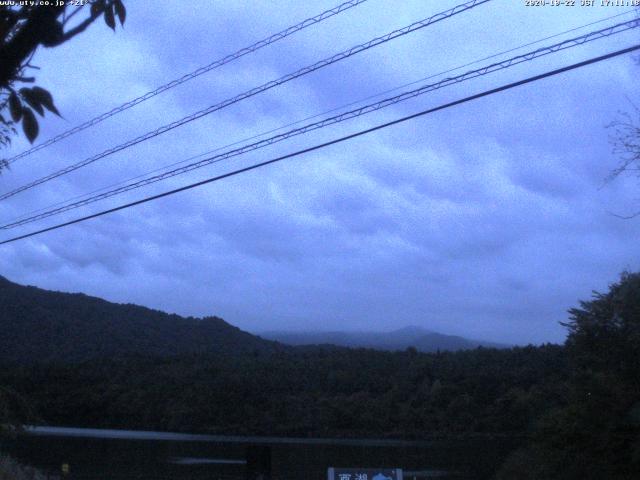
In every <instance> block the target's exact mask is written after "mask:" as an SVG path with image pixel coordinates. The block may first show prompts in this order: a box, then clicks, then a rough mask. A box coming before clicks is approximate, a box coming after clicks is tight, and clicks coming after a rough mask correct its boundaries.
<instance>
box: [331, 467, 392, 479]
mask: <svg viewBox="0 0 640 480" xmlns="http://www.w3.org/2000/svg"><path fill="white" fill-rule="evenodd" d="M327 480H402V469H401V468H336V467H329V469H328V471H327Z"/></svg>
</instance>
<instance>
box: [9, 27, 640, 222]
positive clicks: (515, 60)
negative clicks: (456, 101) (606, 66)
mask: <svg viewBox="0 0 640 480" xmlns="http://www.w3.org/2000/svg"><path fill="white" fill-rule="evenodd" d="M638 26H640V20H630V21H627V22H622V23H619V24H617V25H613V26H611V27H608V28H604V29H601V30H598V31H593V32H589V33H587V34H584V35H581V36H579V37H575V38H571V39H568V40H564V41H562V42H559V43H556V44H554V45H550V46H547V47H542V48H538V49H537V50H533V51H531V52H528V53H524V54H522V55H518V56H515V57H512V58H510V59H507V60H503V61H501V62H496V63H492V64H490V65H487V66H484V67H481V68H479V69H476V70H471V71H468V72H466V73H463V74H462V75H458V76H455V77H449V78H445V79H443V80H440V81H439V82H436V83H432V84H429V85H424V86H422V87H419V88H417V89H414V90H411V91H407V92H403V93H401V94H399V95H396V96H394V97H390V98H386V99H383V100H380V101H378V102H374V103H371V104H368V105H364V106H362V107H359V108H356V109H354V110H350V111H348V112H344V113H341V114H339V115H335V116H333V117H329V118H326V119H324V120H320V121H318V122H314V123H311V124H307V125H304V126H302V127H299V128H295V129H293V130H290V131H288V132H284V133H281V134H279V135H274V136H273V137H270V138H266V139H263V140H260V141H258V142H254V143H251V144H248V145H244V146H242V147H239V148H236V149H233V150H229V151H227V152H224V153H221V154H218V155H215V156H212V157H209V158H206V159H203V160H200V161H198V162H194V163H191V164H189V165H185V166H183V167H180V168H176V169H174V170H170V171H167V172H164V173H161V174H158V175H154V176H152V177H147V178H145V179H142V180H139V181H137V182H133V183H129V184H127V185H124V186H122V187H119V188H116V189H113V190H109V191H107V192H104V193H101V194H99V195H94V196H92V197H89V198H86V199H84V200H79V201H77V202H72V203H68V204H66V205H64V206H61V207H59V208H54V209H51V210H48V211H46V212H43V213H40V214H37V215H32V216H30V217H27V218H22V219H19V220H16V221H14V222H11V223H7V224H5V225H1V226H0V229H2V230H8V229H11V228H16V227H19V226H22V225H25V224H28V223H32V222H35V221H38V220H42V219H44V218H48V217H51V216H54V215H58V214H60V213H63V212H67V211H69V210H74V209H76V208H80V207H83V206H86V205H89V204H91V203H95V202H97V201H100V200H104V199H106V198H110V197H113V196H115V195H118V194H121V193H125V192H128V191H130V190H134V189H138V188H141V187H143V186H146V185H150V184H153V183H157V182H159V181H162V180H166V179H167V178H171V177H174V176H177V175H182V174H184V173H187V172H190V171H192V170H196V169H198V168H202V167H204V166H207V165H210V164H212V163H218V162H221V161H223V160H227V159H229V158H232V157H236V156H239V155H242V154H244V153H247V152H250V151H253V150H257V149H259V148H263V147H266V146H269V145H273V144H275V143H278V142H281V141H283V140H287V139H289V138H292V137H294V136H298V135H302V134H305V133H308V132H310V131H313V130H318V129H320V128H324V127H327V126H329V125H333V124H336V123H340V122H343V121H346V120H349V119H352V118H356V117H359V116H362V115H365V114H368V113H372V112H375V111H377V110H380V109H383V108H386V107H388V106H391V105H394V104H396V103H399V102H402V101H406V100H409V99H411V98H415V97H417V96H419V95H423V94H426V93H428V92H432V91H434V90H438V89H440V88H444V87H447V86H450V85H453V84H456V83H460V82H463V81H466V80H470V79H473V78H477V77H480V76H484V75H487V74H489V73H494V72H497V71H499V70H504V69H507V68H510V67H512V66H514V65H519V64H521V63H523V62H528V61H532V60H534V59H536V58H540V57H543V56H545V55H549V54H551V53H556V52H559V51H563V50H566V49H569V48H573V47H576V46H579V45H583V44H585V43H587V42H591V41H594V40H598V39H602V38H607V37H610V36H611V35H615V34H619V33H622V32H625V31H627V30H630V29H632V28H637V27H638Z"/></svg>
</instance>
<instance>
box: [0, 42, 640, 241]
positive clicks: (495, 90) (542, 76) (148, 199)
mask: <svg viewBox="0 0 640 480" xmlns="http://www.w3.org/2000/svg"><path fill="white" fill-rule="evenodd" d="M639 49H640V44H638V45H634V46H632V47H628V48H624V49H622V50H617V51H615V52H611V53H608V54H606V55H601V56H599V57H594V58H590V59H589V60H584V61H582V62H578V63H574V64H572V65H568V66H566V67H562V68H558V69H556V70H551V71H549V72H545V73H542V74H539V75H535V76H533V77H528V78H526V79H524V80H519V81H517V82H512V83H509V84H506V85H502V86H500V87H497V88H493V89H491V90H485V91H483V92H481V93H477V94H475V95H471V96H468V97H465V98H462V99H459V100H455V101H453V102H449V103H446V104H443V105H440V106H438V107H434V108H430V109H427V110H423V111H421V112H418V113H414V114H412V115H407V116H405V117H402V118H399V119H396V120H392V121H390V122H386V123H383V124H380V125H376V126H375V127H371V128H368V129H366V130H361V131H359V132H356V133H352V134H350V135H346V136H343V137H340V138H336V139H334V140H330V141H328V142H324V143H321V144H318V145H314V146H313V147H308V148H305V149H302V150H298V151H296V152H293V153H289V154H286V155H282V156H280V157H276V158H273V159H271V160H267V161H264V162H260V163H256V164H254V165H251V166H248V167H244V168H240V169H238V170H234V171H232V172H228V173H225V174H222V175H218V176H215V177H211V178H208V179H206V180H202V181H199V182H196V183H192V184H189V185H185V186H183V187H180V188H176V189H173V190H169V191H167V192H163V193H159V194H157V195H152V196H150V197H146V198H143V199H140V200H136V201H134V202H130V203H126V204H124V205H120V206H118V207H114V208H110V209H108V210H103V211H101V212H97V213H94V214H91V215H87V216H84V217H80V218H76V219H74V220H70V221H68V222H64V223H60V224H57V225H54V226H51V227H47V228H43V229H41V230H36V231H34V232H30V233H27V234H24V235H20V236H17V237H13V238H10V239H8V240H3V241H0V245H4V244H7V243H11V242H15V241H18V240H22V239H25V238H29V237H33V236H35V235H39V234H41V233H45V232H50V231H52V230H57V229H60V228H62V227H66V226H69V225H74V224H76V223H80V222H84V221H86V220H91V219H93V218H97V217H101V216H104V215H107V214H109V213H114V212H117V211H120V210H125V209H127V208H131V207H134V206H137V205H141V204H143V203H147V202H151V201H153V200H158V199H160V198H163V197H168V196H170V195H174V194H176V193H179V192H184V191H186V190H191V189H193V188H196V187H200V186H202V185H206V184H208V183H212V182H216V181H218V180H222V179H224V178H228V177H233V176H235V175H239V174H241V173H245V172H248V171H251V170H255V169H257V168H260V167H264V166H266V165H271V164H273V163H276V162H280V161H282V160H286V159H288V158H293V157H297V156H299V155H303V154H305V153H309V152H313V151H315V150H320V149H322V148H326V147H328V146H331V145H335V144H338V143H342V142H345V141H347V140H351V139H353V138H356V137H360V136H362V135H366V134H369V133H372V132H375V131H378V130H381V129H384V128H387V127H390V126H393V125H397V124H399V123H403V122H406V121H408V120H412V119H414V118H418V117H421V116H424V115H428V114H430V113H434V112H437V111H440V110H444V109H447V108H451V107H454V106H457V105H461V104H463V103H467V102H470V101H472V100H477V99H479V98H483V97H487V96H489V95H493V94H496V93H499V92H503V91H505V90H510V89H512V88H515V87H519V86H521V85H526V84H528V83H533V82H536V81H539V80H542V79H545V78H548V77H552V76H555V75H559V74H561V73H565V72H568V71H571V70H575V69H578V68H581V67H585V66H587V65H592V64H594V63H598V62H602V61H604V60H608V59H611V58H614V57H617V56H620V55H625V54H627V53H631V52H634V51H636V50H639Z"/></svg>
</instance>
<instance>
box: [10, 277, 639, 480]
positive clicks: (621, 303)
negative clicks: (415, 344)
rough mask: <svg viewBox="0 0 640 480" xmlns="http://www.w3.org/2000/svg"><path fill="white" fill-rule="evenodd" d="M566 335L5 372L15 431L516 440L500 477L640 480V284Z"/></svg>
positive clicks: (572, 315)
mask: <svg viewBox="0 0 640 480" xmlns="http://www.w3.org/2000/svg"><path fill="white" fill-rule="evenodd" d="M566 327H567V329H568V337H567V341H566V344H565V345H564V346H559V345H544V346H539V347H533V346H530V347H516V348H511V349H501V350H499V349H489V348H478V349H475V350H467V351H459V352H439V353H420V352H418V351H417V350H416V349H414V348H409V349H406V350H405V351H402V352H384V351H376V350H371V349H347V348H341V347H329V346H323V347H297V348H285V347H281V346H279V345H278V344H272V343H269V342H265V343H264V344H259V345H260V346H261V347H260V348H255V346H254V348H250V349H241V350H240V351H235V350H234V349H228V348H227V349H225V348H219V349H218V350H217V351H215V352H212V351H204V352H203V351H194V352H190V353H180V354H178V355H163V356H158V355H153V354H152V353H149V352H145V351H142V352H141V353H139V354H132V353H128V354H126V355H117V356H112V358H109V359H107V358H97V357H96V358H86V359H83V360H78V361H74V362H71V361H67V362H64V361H59V360H56V361H50V360H49V359H48V358H45V360H46V361H39V362H38V361H36V362H34V361H30V362H20V361H16V360H8V359H5V360H3V361H2V365H0V385H1V386H2V389H1V390H0V412H1V414H2V415H3V416H4V418H3V419H2V422H5V423H6V422H7V421H12V422H14V423H20V422H26V423H33V422H38V423H46V424H50V425H73V426H87V427H114V428H132V429H158V430H169V431H186V432H207V433H223V434H263V435H289V436H324V437H394V438H430V437H433V436H460V435H512V436H514V437H519V438H521V439H522V441H521V442H520V443H521V444H524V445H525V446H524V447H522V448H520V449H519V450H517V451H515V452H514V453H513V454H512V455H511V457H510V458H509V459H508V460H507V461H506V463H505V464H504V466H503V468H502V471H501V472H499V473H498V474H497V475H498V477H497V478H500V479H507V478H510V479H511V478H518V479H525V480H526V479H529V478H531V479H542V478H544V479H574V478H575V479H578V478H580V479H592V478H593V479H596V478H598V479H602V478H607V479H620V480H623V479H624V480H627V479H629V480H630V479H634V478H638V473H639V472H640V274H624V275H623V276H622V277H621V279H620V281H619V282H618V283H616V284H614V285H612V286H611V289H610V291H609V292H608V293H604V294H595V295H594V298H593V299H592V300H591V301H586V302H582V303H581V304H580V307H578V308H575V309H572V310H571V311H570V312H569V319H568V321H567V324H566ZM231 328H232V327H231ZM258 341H260V342H262V340H259V339H258ZM267 346H268V347H267ZM32 360H34V359H32ZM523 442H524V443H523Z"/></svg>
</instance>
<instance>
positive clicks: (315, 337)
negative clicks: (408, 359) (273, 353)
mask: <svg viewBox="0 0 640 480" xmlns="http://www.w3.org/2000/svg"><path fill="white" fill-rule="evenodd" d="M259 335H260V336H261V337H262V338H267V339H269V340H276V341H278V342H282V343H285V344H288V345H339V346H343V347H356V348H360V347H361V348H375V349H377V350H405V349H406V348H409V347H414V348H416V349H417V350H418V351H420V352H437V351H457V350H469V349H473V348H478V347H488V348H507V347H508V346H507V345H503V344H499V343H491V342H482V341H478V340H470V339H468V338H464V337H459V336H455V335H444V334H442V333H437V332H432V331H430V330H427V329H425V328H422V327H418V326H409V327H404V328H401V329H398V330H393V331H391V332H372V331H361V332H358V331H334V332H313V331H308V332H291V331H284V330H272V331H267V332H260V333H259Z"/></svg>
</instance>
